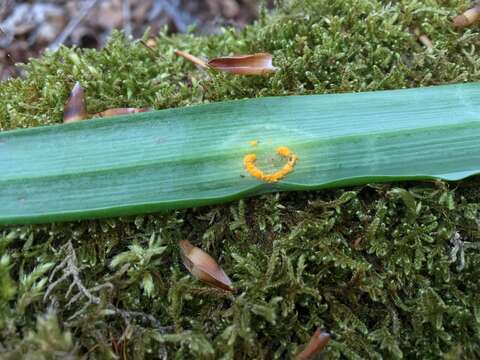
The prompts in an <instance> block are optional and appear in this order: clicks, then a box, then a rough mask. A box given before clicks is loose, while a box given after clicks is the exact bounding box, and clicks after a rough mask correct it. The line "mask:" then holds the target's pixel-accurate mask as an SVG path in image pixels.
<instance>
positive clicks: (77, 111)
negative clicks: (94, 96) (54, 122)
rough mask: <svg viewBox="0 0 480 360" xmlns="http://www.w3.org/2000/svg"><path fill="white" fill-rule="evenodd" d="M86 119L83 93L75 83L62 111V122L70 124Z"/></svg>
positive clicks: (77, 83)
mask: <svg viewBox="0 0 480 360" xmlns="http://www.w3.org/2000/svg"><path fill="white" fill-rule="evenodd" d="M87 118H88V114H87V105H86V103H85V92H84V91H83V88H82V85H80V83H79V82H78V81H77V82H76V83H75V86H74V87H73V90H72V92H71V93H70V96H69V97H68V100H67V102H66V104H65V107H64V109H63V122H64V123H71V122H75V121H80V120H84V119H87Z"/></svg>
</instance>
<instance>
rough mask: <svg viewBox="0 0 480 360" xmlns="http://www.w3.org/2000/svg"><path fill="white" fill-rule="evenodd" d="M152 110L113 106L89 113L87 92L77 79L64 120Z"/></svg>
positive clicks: (68, 121)
mask: <svg viewBox="0 0 480 360" xmlns="http://www.w3.org/2000/svg"><path fill="white" fill-rule="evenodd" d="M147 111H152V109H151V108H112V109H107V110H105V111H101V112H98V113H95V114H91V115H90V114H88V113H87V104H86V101H85V92H84V91H83V88H82V86H81V85H80V83H79V82H78V81H77V82H76V83H75V86H74V87H73V90H72V92H71V93H70V96H69V98H68V100H67V103H66V104H65V107H64V110H63V122H64V123H70V122H76V121H80V120H85V119H88V118H91V117H110V116H119V115H128V114H136V113H141V112H147Z"/></svg>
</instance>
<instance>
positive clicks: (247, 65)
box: [208, 53, 278, 75]
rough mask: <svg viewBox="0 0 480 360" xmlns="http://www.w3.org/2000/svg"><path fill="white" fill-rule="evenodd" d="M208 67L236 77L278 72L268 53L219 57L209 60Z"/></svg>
mask: <svg viewBox="0 0 480 360" xmlns="http://www.w3.org/2000/svg"><path fill="white" fill-rule="evenodd" d="M208 66H210V67H211V68H212V69H215V70H219V71H225V72H229V73H232V74H237V75H266V74H271V73H274V72H275V71H277V70H278V69H277V68H276V67H275V66H273V64H272V55H271V54H269V53H258V54H253V55H239V56H225V57H219V58H216V59H212V60H210V61H209V62H208Z"/></svg>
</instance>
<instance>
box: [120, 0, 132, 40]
mask: <svg viewBox="0 0 480 360" xmlns="http://www.w3.org/2000/svg"><path fill="white" fill-rule="evenodd" d="M122 14H123V30H124V31H125V36H126V37H130V36H132V22H131V12H130V1H129V0H123V1H122Z"/></svg>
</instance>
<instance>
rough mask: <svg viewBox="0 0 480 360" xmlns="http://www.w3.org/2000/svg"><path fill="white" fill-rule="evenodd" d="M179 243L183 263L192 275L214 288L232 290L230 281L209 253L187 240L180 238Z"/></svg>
mask: <svg viewBox="0 0 480 360" xmlns="http://www.w3.org/2000/svg"><path fill="white" fill-rule="evenodd" d="M179 245H180V249H181V253H182V260H183V264H184V265H185V267H186V268H187V269H188V271H190V273H191V274H192V275H193V276H194V277H196V278H197V279H198V280H200V281H203V282H205V283H207V284H210V285H212V286H215V287H216V288H219V289H223V290H226V291H233V289H232V288H231V285H232V281H231V280H230V278H229V277H228V276H227V274H225V272H224V271H223V269H222V268H221V267H220V266H219V265H218V264H217V262H216V261H215V260H214V259H213V258H212V257H211V256H210V255H208V254H207V253H206V252H205V251H203V250H202V249H200V248H198V247H196V246H194V245H192V244H191V243H190V242H189V241H188V240H181V241H180V242H179Z"/></svg>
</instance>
